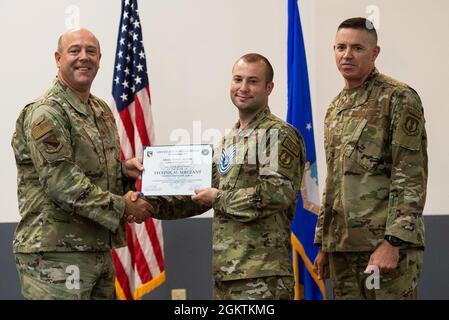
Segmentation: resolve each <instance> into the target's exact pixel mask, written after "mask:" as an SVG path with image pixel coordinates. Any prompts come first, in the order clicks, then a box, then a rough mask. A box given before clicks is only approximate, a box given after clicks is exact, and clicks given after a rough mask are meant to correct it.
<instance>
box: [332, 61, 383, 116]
mask: <svg viewBox="0 0 449 320" xmlns="http://www.w3.org/2000/svg"><path fill="white" fill-rule="evenodd" d="M379 74H380V73H379V71H378V70H377V68H374V69H373V71H371V73H370V74H369V76H368V77H367V78H366V80H365V82H363V84H361V85H360V86H358V87H356V88H351V89H343V90H342V92H341V93H340V95H339V97H338V100H339V101H338V105H337V107H338V109H339V111H341V110H345V109H352V108H356V107H358V106H360V105H362V104H364V103H365V102H366V101H367V100H368V98H369V96H370V94H371V91H372V89H373V86H374V83H375V80H376V78H377V77H378V76H379Z"/></svg>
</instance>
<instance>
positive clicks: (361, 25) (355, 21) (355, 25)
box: [337, 17, 377, 45]
mask: <svg viewBox="0 0 449 320" xmlns="http://www.w3.org/2000/svg"><path fill="white" fill-rule="evenodd" d="M340 29H357V30H365V31H366V32H368V33H369V34H370V35H371V36H372V37H373V39H374V42H375V44H376V45H377V31H376V28H374V25H373V23H372V22H371V21H370V20H368V19H366V18H361V17H357V18H350V19H346V20H345V21H343V22H342V23H340V25H339V26H338V29H337V32H338V31H339V30H340Z"/></svg>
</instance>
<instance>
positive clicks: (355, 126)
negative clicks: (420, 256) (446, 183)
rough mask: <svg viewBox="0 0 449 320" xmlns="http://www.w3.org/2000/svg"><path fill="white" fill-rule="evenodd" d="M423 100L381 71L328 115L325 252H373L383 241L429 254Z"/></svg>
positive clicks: (321, 239)
mask: <svg viewBox="0 0 449 320" xmlns="http://www.w3.org/2000/svg"><path fill="white" fill-rule="evenodd" d="M424 124H425V121H424V113H423V108H422V105H421V100H420V98H419V96H418V94H417V93H416V92H415V91H414V90H413V89H412V88H410V87H408V86H407V85H405V84H403V83H401V82H398V81H396V80H394V79H392V78H389V77H387V76H385V75H382V74H380V73H379V72H378V71H377V70H376V69H374V71H373V72H372V73H371V74H370V76H369V77H368V79H367V80H366V81H365V83H364V84H363V85H362V86H360V87H358V88H353V89H347V90H343V91H342V92H340V94H339V95H338V96H337V97H336V98H335V99H334V101H333V102H332V103H331V105H330V106H329V108H328V110H327V114H326V118H325V149H326V161H327V179H326V186H325V190H324V195H323V199H322V207H321V212H320V216H319V219H318V224H317V228H316V234H315V244H318V245H321V247H322V250H323V251H328V252H335V251H372V250H374V249H375V248H376V247H377V245H379V244H380V243H381V242H382V241H383V239H384V236H385V235H392V236H395V237H398V238H400V239H402V240H403V241H406V243H405V244H404V247H423V246H424V221H423V217H422V212H423V208H424V203H425V199H426V184H427V151H426V150H427V138H426V132H425V126H424Z"/></svg>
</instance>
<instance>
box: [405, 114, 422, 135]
mask: <svg viewBox="0 0 449 320" xmlns="http://www.w3.org/2000/svg"><path fill="white" fill-rule="evenodd" d="M402 129H404V132H405V134H406V135H408V136H416V135H417V134H418V133H419V119H418V118H416V117H414V116H413V115H411V114H408V115H407V117H406V118H405V121H404V123H403V125H402Z"/></svg>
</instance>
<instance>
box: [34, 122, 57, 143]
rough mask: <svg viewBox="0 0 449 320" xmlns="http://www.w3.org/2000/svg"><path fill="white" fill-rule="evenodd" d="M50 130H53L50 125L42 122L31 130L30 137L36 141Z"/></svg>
mask: <svg viewBox="0 0 449 320" xmlns="http://www.w3.org/2000/svg"><path fill="white" fill-rule="evenodd" d="M51 130H53V128H52V127H51V126H50V124H49V123H48V122H47V121H42V122H41V123H39V124H38V125H37V126H35V127H34V128H33V129H32V130H31V136H32V137H33V139H34V140H37V139H39V138H41V137H43V136H44V135H45V134H47V133H48V132H50V131H51Z"/></svg>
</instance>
